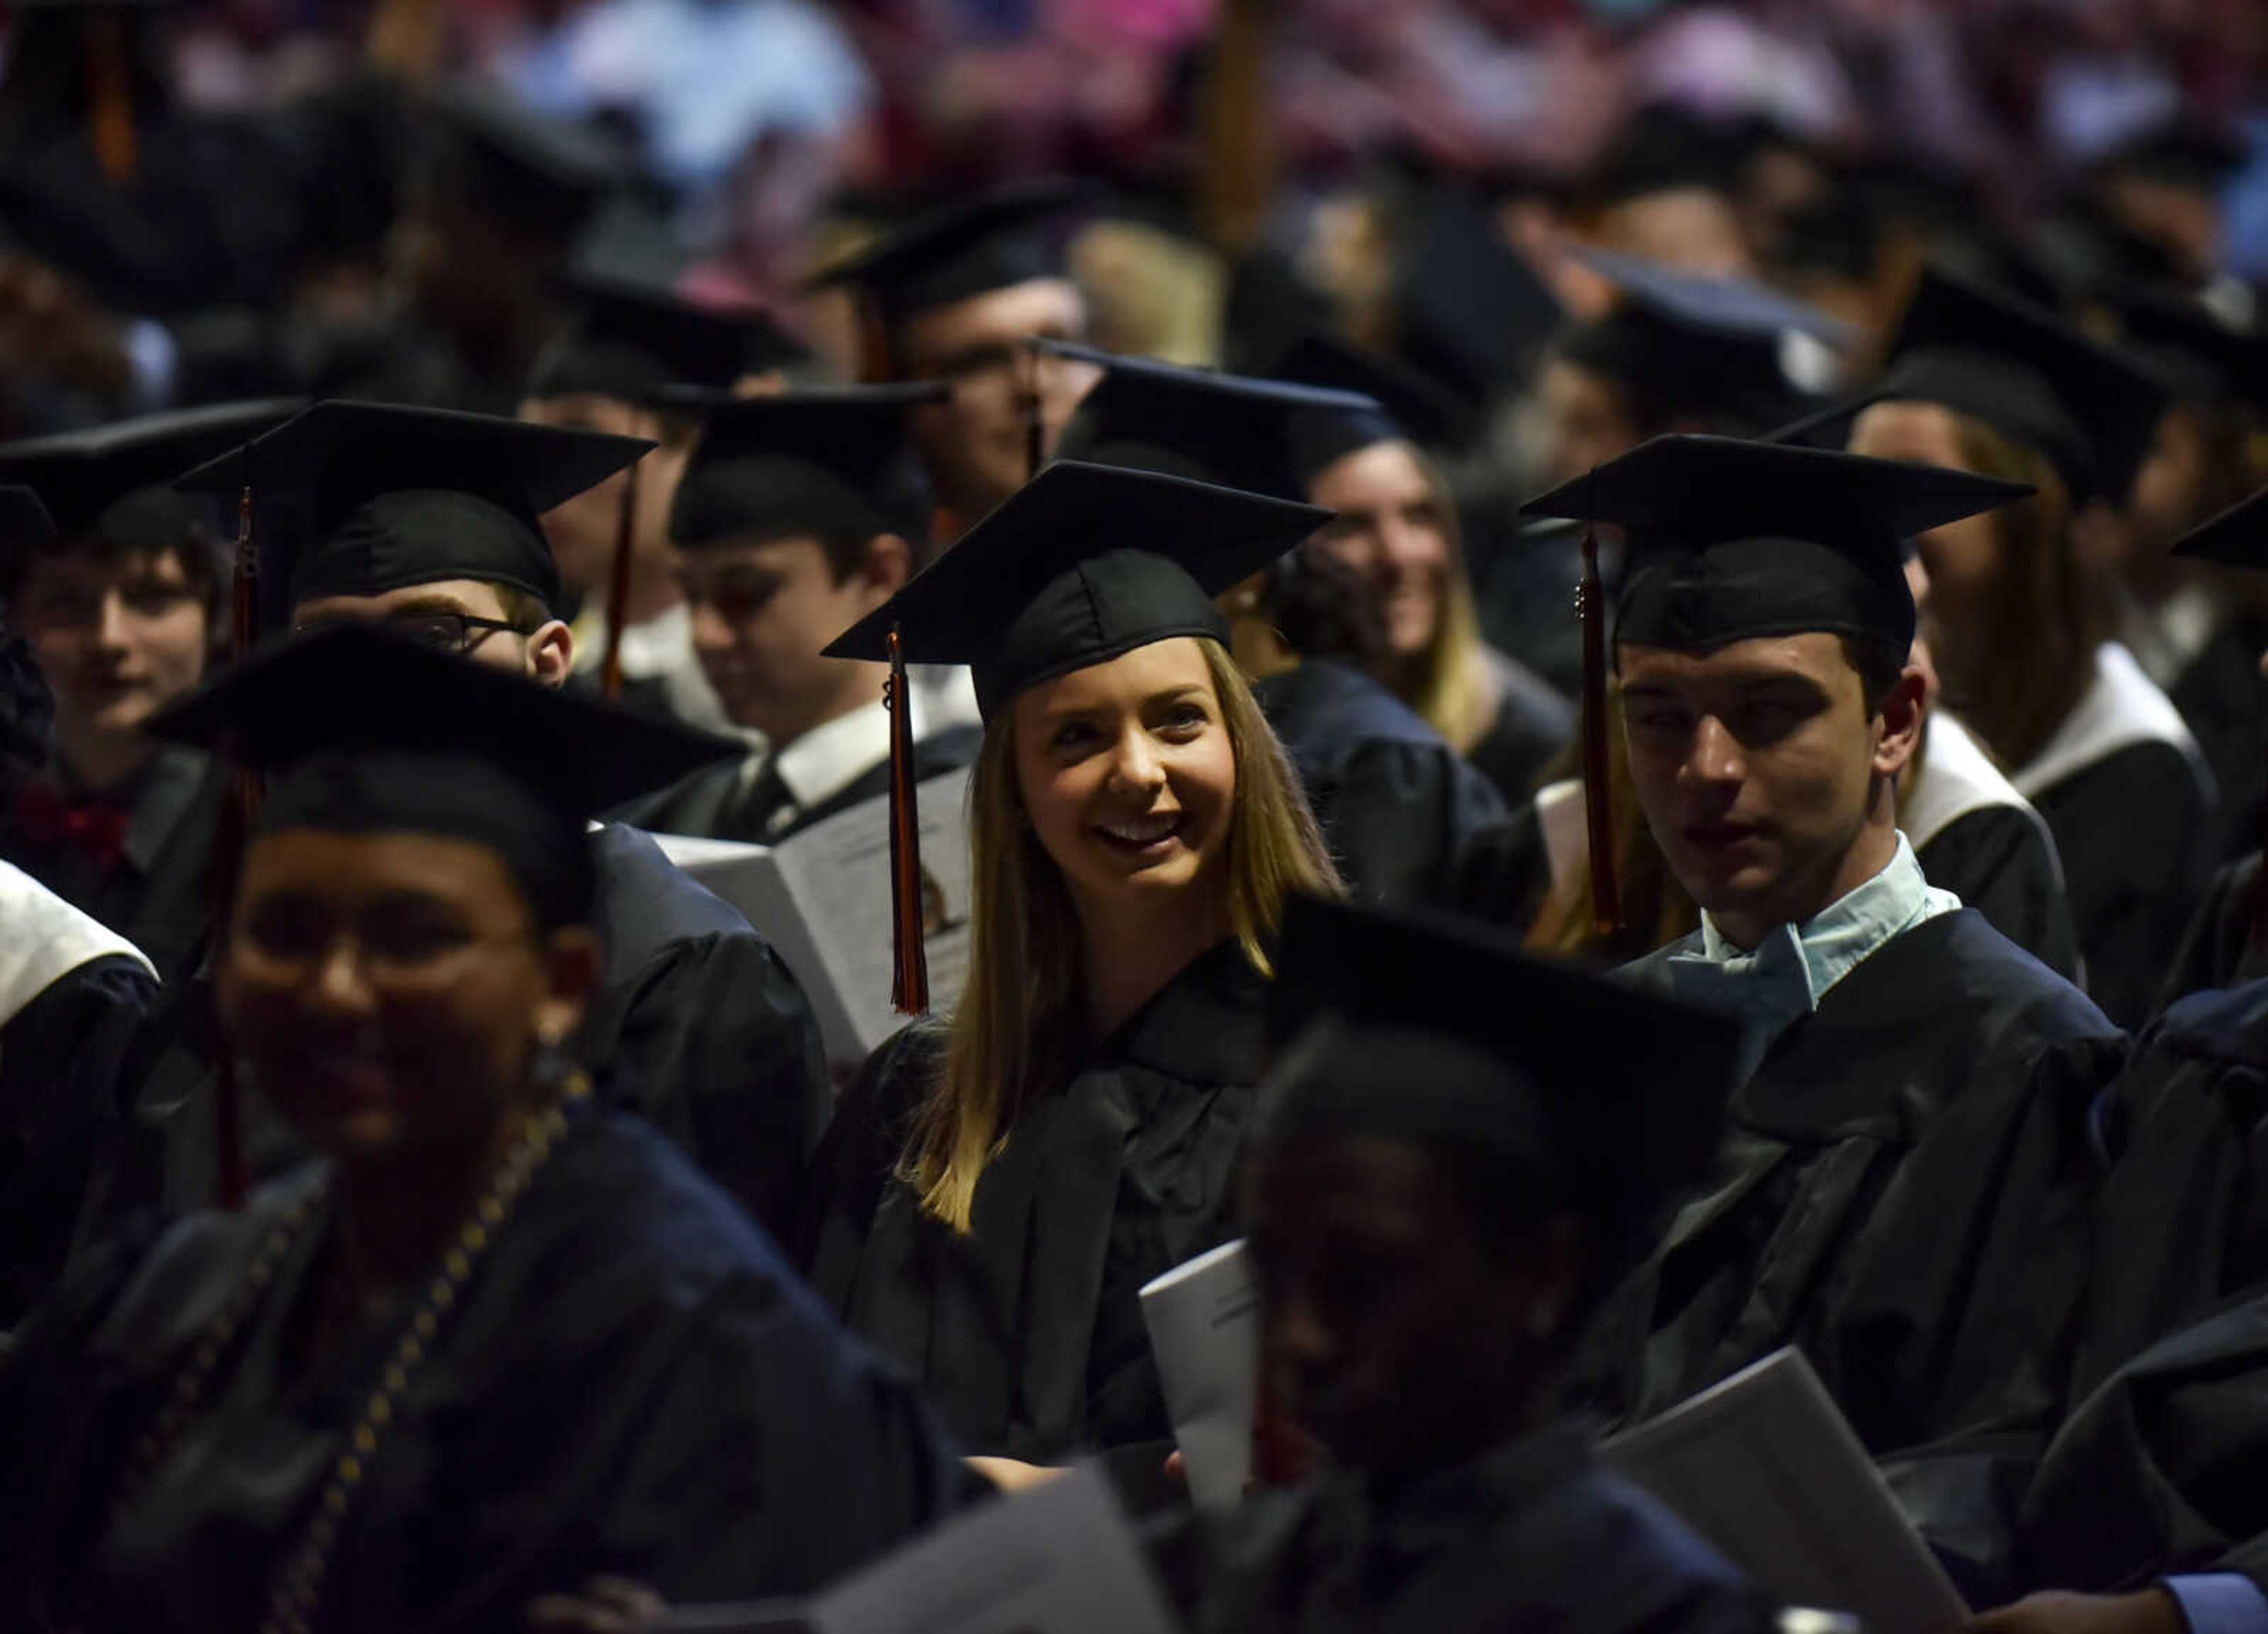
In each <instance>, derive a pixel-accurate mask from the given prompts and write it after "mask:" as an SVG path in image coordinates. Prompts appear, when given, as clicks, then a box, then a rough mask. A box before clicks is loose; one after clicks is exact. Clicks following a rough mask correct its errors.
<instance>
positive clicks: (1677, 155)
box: [1576, 102, 1738, 210]
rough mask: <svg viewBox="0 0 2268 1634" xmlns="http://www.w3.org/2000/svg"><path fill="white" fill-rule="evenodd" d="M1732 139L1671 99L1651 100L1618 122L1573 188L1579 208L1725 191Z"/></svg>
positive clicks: (1732, 155) (1734, 149)
mask: <svg viewBox="0 0 2268 1634" xmlns="http://www.w3.org/2000/svg"><path fill="white" fill-rule="evenodd" d="M1737 150H1738V143H1737V141H1736V140H1735V139H1734V134H1733V133H1732V132H1730V131H1728V130H1727V129H1726V128H1725V127H1723V126H1719V125H1717V124H1714V123H1712V122H1711V121H1707V120H1705V119H1703V118H1701V117H1699V116H1698V115H1697V114H1692V113H1690V112H1688V111H1687V110H1685V109H1683V108H1681V107H1676V106H1675V105H1674V104H1671V103H1667V102H1653V103H1649V104H1647V105H1646V107H1641V108H1639V109H1638V112H1637V113H1635V114H1632V115H1631V117H1630V118H1629V119H1628V120H1627V121H1624V125H1623V128H1622V129H1621V130H1620V131H1619V132H1617V133H1616V136H1615V138H1614V140H1613V141H1612V142H1610V143H1609V144H1607V147H1606V149H1605V150H1604V151H1602V153H1601V154H1600V155H1599V157H1598V158H1596V159H1595V160H1594V161H1593V162H1592V165H1591V166H1590V168H1589V170H1588V171H1587V172H1586V173H1584V175H1583V178H1582V180H1580V182H1579V183H1578V184H1577V186H1576V199H1577V202H1578V205H1579V207H1580V208H1581V209H1584V210H1606V209H1609V208H1611V207H1612V206H1614V205H1616V204H1622V203H1626V202H1629V201H1631V200H1632V199H1640V198H1646V197H1649V196H1651V195H1654V194H1657V193H1668V192H1673V191H1678V190H1682V189H1684V188H1709V189H1711V190H1712V191H1714V192H1718V193H1725V192H1728V191H1729V190H1730V189H1731V188H1732V187H1733V185H1734V167H1735V163H1736V155H1737Z"/></svg>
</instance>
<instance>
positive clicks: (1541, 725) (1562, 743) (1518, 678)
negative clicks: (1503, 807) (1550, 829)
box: [1465, 648, 1575, 805]
mask: <svg viewBox="0 0 2268 1634" xmlns="http://www.w3.org/2000/svg"><path fill="white" fill-rule="evenodd" d="M1487 657H1488V665H1489V669H1490V671H1491V673H1493V674H1494V675H1495V677H1496V681H1497V706H1496V714H1495V716H1494V718H1491V720H1490V722H1489V724H1488V730H1487V731H1486V732H1483V733H1482V734H1481V740H1480V741H1479V742H1477V743H1476V744H1474V745H1473V747H1471V748H1470V749H1468V750H1467V751H1466V752H1465V758H1466V759H1467V760H1469V761H1470V762H1472V763H1473V764H1474V765H1475V766H1476V767H1477V768H1478V769H1479V770H1480V772H1481V775H1482V776H1484V777H1486V778H1487V779H1488V780H1489V781H1490V782H1491V783H1492V784H1496V789H1497V792H1498V793H1499V794H1500V795H1502V796H1503V797H1504V799H1505V801H1506V804H1507V805H1511V804H1517V803H1518V802H1519V801H1521V800H1524V799H1528V797H1529V796H1530V795H1532V794H1534V793H1535V784H1536V781H1537V779H1538V778H1540V777H1542V776H1543V769H1544V768H1545V767H1547V766H1549V765H1550V763H1551V762H1552V760H1553V759H1554V758H1555V757H1556V756H1557V754H1558V753H1559V751H1560V750H1561V749H1564V748H1565V747H1567V744H1568V742H1569V740H1572V738H1573V737H1574V735H1575V706H1574V705H1573V704H1572V703H1568V702H1567V700H1566V699H1565V697H1563V696H1560V695H1559V694H1558V693H1557V692H1556V691H1554V690H1553V689H1552V688H1551V687H1550V684H1549V683H1548V682H1546V681H1544V680H1543V677H1541V676H1539V675H1538V674H1536V673H1535V671H1533V670H1531V669H1529V668H1528V666H1526V665H1524V664H1521V663H1520V662H1519V661H1518V660H1517V659H1512V658H1508V657H1506V655H1505V654H1503V653H1501V652H1499V651H1496V650H1495V649H1494V648H1491V649H1489V650H1488V654H1487Z"/></svg>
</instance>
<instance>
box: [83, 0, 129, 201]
mask: <svg viewBox="0 0 2268 1634" xmlns="http://www.w3.org/2000/svg"><path fill="white" fill-rule="evenodd" d="M87 29H88V31H89V32H88V34H87V71H88V77H89V80H90V84H89V85H88V91H89V92H90V96H89V106H90V107H91V108H92V124H93V130H92V136H93V139H94V158H95V162H96V163H97V164H98V165H99V166H101V167H102V173H103V176H104V177H105V178H106V179H107V180H108V181H109V182H110V184H111V185H112V186H113V187H124V186H125V185H126V184H127V183H128V182H130V181H132V180H134V173H135V172H136V170H137V169H139V168H140V167H141V162H142V144H141V139H140V137H139V136H138V135H137V134H136V130H135V128H134V65H133V61H132V58H131V56H130V55H129V51H130V48H129V44H128V41H127V37H126V20H125V19H124V18H122V17H120V16H119V15H118V14H117V13H116V12H114V11H99V12H97V13H96V14H95V15H94V16H92V17H91V18H88V19H87Z"/></svg>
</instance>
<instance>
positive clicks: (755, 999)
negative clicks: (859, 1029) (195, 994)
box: [167, 402, 832, 1231]
mask: <svg viewBox="0 0 2268 1634" xmlns="http://www.w3.org/2000/svg"><path fill="white" fill-rule="evenodd" d="M645 447H646V445H644V444H643V443H640V442H637V441H636V440H634V439H631V438H616V437H607V436H602V435H600V434H599V433H596V432H588V431H558V430H554V429H552V428H549V427H546V426H536V425H527V424H524V423H520V422H518V421H514V420H508V419H498V418H490V417H488V416H475V415H457V414H450V413H446V412H444V411H441V410H436V409H406V408H393V407H385V406H379V405H373V404H365V403H344V402H327V403H319V404H317V405H316V406H315V407H313V408H312V409H308V410H307V411H306V413H304V414H302V415H300V416H298V418H296V419H294V420H292V421H291V422H289V423H286V424H284V425H282V426H279V427H278V428H276V430H275V431H270V432H269V433H268V434H267V435H266V436H264V437H261V438H259V439H257V440H256V441H254V443H253V444H252V445H250V448H249V450H248V453H247V456H246V457H245V459H246V460H248V468H249V469H250V471H251V472H252V473H253V474H254V475H256V476H257V477H258V479H259V500H258V507H257V508H258V510H259V511H260V513H261V515H263V516H265V517H266V518H267V519H268V520H267V523H266V525H265V530H264V532H263V531H261V525H258V524H256V525H255V533H256V534H258V537H259V545H260V550H261V576H262V578H263V580H264V582H265V583H266V585H268V586H269V592H270V593H271V594H274V595H276V596H277V597H278V599H279V600H280V606H279V607H277V608H276V613H277V614H278V615H279V616H280V617H281V618H284V619H288V621H289V622H290V624H291V627H292V628H294V629H313V628H315V627H318V626H320V625H323V624H328V623H336V622H377V623H380V624H383V625H384V626H386V627H387V629H390V630H392V631H394V632H395V633H396V634H399V635H402V636H404V637H408V638H409V639H413V640H418V641H423V642H425V643H427V644H430V645H433V646H436V647H438V648H440V649H442V650H444V651H451V652H455V653H459V654H461V655H463V656H467V657H469V658H472V659H475V661H477V662H480V663H483V664H487V665H490V666H495V667H496V668H497V669H500V670H503V671H505V672H508V673H512V674H513V675H515V676H519V677H522V678H524V679H528V680H532V681H536V682H538V683H540V684H541V685H543V686H546V687H553V688H556V687H558V686H559V685H561V684H562V682H563V681H564V680H565V679H566V676H567V674H568V673H569V672H570V671H571V669H572V667H573V662H574V637H572V636H571V634H570V633H569V631H568V629H567V626H566V625H564V624H563V623H562V622H559V621H558V620H557V619H556V618H554V617H552V616H551V607H552V605H553V600H554V599H555V598H556V596H557V594H558V593H559V591H558V578H557V573H556V569H555V568H554V566H553V563H552V560H551V554H550V552H549V549H548V548H546V547H545V545H544V542H543V536H542V534H541V532H540V531H539V529H538V526H537V524H536V518H537V517H538V516H539V515H541V513H542V512H546V511H549V510H550V509H552V508H553V507H554V506H556V504H559V503H560V502H561V501H562V500H563V499H565V498H567V497H570V496H571V495H573V494H575V493H578V492H580V491H581V490H582V489H584V488H585V487H586V486H588V485H589V484H590V483H592V482H596V481H598V480H600V478H601V477H604V476H606V475H608V474H610V473H612V472H615V471H618V470H620V469H622V467H625V466H626V465H628V464H629V463H630V461H632V460H636V459H637V457H638V456H639V455H640V454H641V453H643V452H644V450H645ZM246 468H247V466H246V464H245V463H244V462H243V461H240V460H239V459H238V458H236V457H233V456H232V457H230V458H227V459H224V460H218V461H216V462H215V463H214V464H212V465H210V466H208V467H203V469H202V470H201V471H199V472H196V473H193V474H192V475H191V476H190V477H188V478H187V479H184V480H185V482H190V483H197V484H206V485H210V486H214V487H217V488H221V489H229V490H231V491H233V490H234V489H235V488H236V485H237V484H238V483H239V482H240V481H241V478H242V474H243V472H244V470H245V469H246ZM293 513H302V514H293ZM655 781H656V784H659V783H660V782H662V781H663V780H662V779H660V778H657V779H656V780H655ZM630 792H643V791H630V790H626V791H625V793H630ZM591 843H592V847H593V851H594V853H595V854H596V857H597V859H598V869H599V886H600V889H599V897H598V906H597V909H596V912H597V915H598V920H597V928H598V930H599V931H600V938H601V940H602V943H603V944H604V946H605V949H606V961H607V964H606V971H605V979H604V980H603V982H602V983H600V989H599V990H598V992H597V993H596V994H595V995H593V999H592V1003H591V1006H590V1013H589V1015H588V1016H587V1017H586V1018H585V1026H584V1041H585V1048H586V1049H587V1050H588V1051H589V1058H590V1061H591V1064H592V1069H593V1071H594V1072H595V1073H597V1074H598V1075H599V1078H600V1091H601V1093H603V1094H605V1095H606V1096H608V1098H609V1099H610V1100H619V1101H620V1102H621V1103H622V1104H626V1105H630V1106H632V1107H634V1108H637V1110H638V1111H639V1112H641V1113H643V1114H644V1115H645V1116H646V1117H647V1118H648V1119H650V1120H651V1121H652V1122H653V1123H654V1124H655V1125H656V1126H657V1127H659V1129H661V1130H663V1131H664V1132H665V1133H666V1134H668V1135H670V1136H671V1137H673V1138H674V1139H676V1140H677V1141H678V1142H679V1143H680V1144H681V1145H683V1146H684V1147H685V1148H686V1150H687V1151H689V1152H691V1153H692V1154H693V1157H694V1159H695V1160H696V1162H698V1163H699V1164H700V1165H701V1166H702V1167H703V1168H704V1169H705V1170H707V1171H708V1173H709V1174H711V1177H712V1178H714V1179H716V1180H717V1181H718V1183H720V1184H721V1185H723V1186H724V1187H725V1189H726V1190H727V1191H730V1192H731V1193H732V1194H733V1196H735V1197H737V1198H739V1199H740V1203H742V1205H743V1206H745V1207H746V1208H747V1210H748V1211H750V1212H751V1213H752V1214H754V1215H755V1217H756V1218H757V1220H758V1221H759V1222H760V1223H762V1224H764V1225H766V1226H770V1227H771V1228H772V1229H774V1230H775V1231H777V1230H779V1229H781V1228H782V1226H784V1222H785V1220H786V1219H787V1218H789V1215H790V1213H791V1211H792V1198H793V1195H794V1190H795V1188H796V1186H797V1184H798V1181H799V1175H800V1174H801V1170H802V1166H803V1160H804V1159H805V1157H806V1154H807V1153H808V1152H810V1150H811V1148H812V1146H813V1145H815V1144H816V1142H817V1140H818V1137H819V1134H820V1131H821V1130H822V1129H823V1128H824V1127H825V1123H826V1119H827V1114H828V1106H829V1104H830V1101H831V1098H832V1096H831V1091H830V1089H829V1086H828V1078H827V1073H826V1065H825V1055H824V1051H823V1049H822V1047H821V1041H820V1037H819V1028H818V1024H817V1021H816V1020H815V1019H814V1017H813V1015H812V1013H811V1007H810V1005H809V1002H808V1001H807V1000H806V998H805V997H804V995H803V992H802V990H801V989H800V988H799V987H798V986H797V985H796V983H795V978H794V977H793V976H792V975H790V974H789V972H788V969H787V967H786V966H785V965H784V963H782V962H781V961H780V959H779V956H778V955H777V953H774V952H773V951H772V949H771V947H770V945H769V944H768V943H766V942H765V941H764V940H763V939H762V938H761V937H759V936H758V935H756V933H755V931H752V930H750V929H749V927H748V924H747V920H745V919H744V918H742V917H741V916H740V914H739V913H738V912H737V911H735V910H734V909H732V908H730V907H728V906H726V905H725V903H723V902H719V901H718V899H717V898H716V897H714V896H712V895H711V894H709V893H708V892H707V891H705V890H703V889H702V888H701V887H699V886H698V885H696V884H695V883H694V882H693V881H692V880H689V879H688V878H687V877H686V876H685V875H684V874H682V873H681V872H679V871H678V870H677V869H675V868H674V867H672V866H671V865H670V864H669V863H668V862H667V860H666V858H664V857H663V856H662V854H661V851H660V849H659V847H658V846H656V845H655V844H654V843H653V842H652V840H651V839H650V838H649V837H647V836H646V835H644V834H641V833H639V832H638V831H637V830H636V829H634V828H626V827H624V826H622V824H619V823H608V824H606V825H604V826H602V827H601V828H598V829H597V830H596V831H595V832H594V833H593V835H592V840H591ZM204 1124H205V1120H204V1119H203V1118H202V1117H201V1116H196V1115H188V1116H186V1117H182V1116H177V1117H175V1118H174V1119H173V1120H172V1121H171V1124H170V1126H169V1139H172V1138H174V1137H179V1138H180V1139H185V1140H187V1141H188V1142H190V1143H192V1144H194V1143H195V1142H197V1141H199V1140H201V1139H202V1138H203V1129H204ZM180 1155H183V1154H180V1153H176V1154H173V1156H180ZM169 1160H170V1159H169ZM199 1167H200V1166H199V1165H198V1164H196V1163H195V1162H194V1161H191V1162H188V1163H186V1164H173V1173H174V1174H175V1175H177V1176H178V1175H195V1174H197V1173H198V1170H199ZM202 1167H203V1174H204V1175H206V1176H210V1163H209V1162H208V1163H206V1164H204V1165H203V1166H202ZM205 1183H206V1185H207V1187H208V1188H209V1185H210V1181H209V1179H208V1180H207V1181H206V1182H205ZM167 1193H168V1201H169V1202H171V1203H173V1205H174V1206H177V1207H178V1206H180V1204H181V1203H183V1202H184V1201H187V1202H201V1201H202V1200H203V1198H204V1197H205V1196H209V1195H210V1191H209V1189H205V1190H199V1189H195V1187H194V1186H190V1187H187V1188H185V1187H184V1186H183V1185H181V1184H180V1181H169V1182H168V1187H167Z"/></svg>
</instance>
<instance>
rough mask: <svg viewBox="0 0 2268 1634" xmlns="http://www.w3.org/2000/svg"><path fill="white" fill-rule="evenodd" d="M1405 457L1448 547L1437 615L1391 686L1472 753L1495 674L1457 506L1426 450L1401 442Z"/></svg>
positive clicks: (1493, 695) (1492, 699)
mask: <svg viewBox="0 0 2268 1634" xmlns="http://www.w3.org/2000/svg"><path fill="white" fill-rule="evenodd" d="M1403 447H1405V448H1407V449H1409V451H1410V458H1411V459H1413V460H1416V461H1417V462H1418V469H1419V470H1420V471H1422V472H1424V473H1425V485H1426V487H1427V488H1429V489H1432V495H1433V512H1434V516H1435V518H1436V520H1437V525H1438V526H1440V530H1441V539H1442V542H1443V543H1444V544H1445V545H1446V546H1447V549H1448V558H1449V559H1448V568H1447V573H1446V574H1445V575H1444V578H1443V582H1442V586H1441V617H1440V622H1439V623H1437V624H1436V625H1435V626H1434V629H1433V639H1432V643H1431V644H1429V645H1428V646H1427V647H1426V649H1425V652H1424V653H1423V654H1422V655H1420V657H1419V658H1418V659H1417V660H1416V662H1415V663H1414V664H1413V665H1411V666H1410V668H1409V669H1407V670H1405V671H1404V672H1403V680H1402V684H1401V685H1400V686H1397V687H1396V688H1395V691H1396V692H1398V693H1400V694H1401V696H1402V701H1403V703H1407V704H1408V705H1409V706H1410V708H1411V709H1413V710H1417V711H1418V714H1420V715H1422V716H1424V717H1425V720H1426V723H1427V724H1428V725H1431V726H1432V728H1433V730H1434V731H1436V732H1440V734H1441V735H1442V736H1443V737H1444V738H1447V740H1449V747H1451V748H1453V749H1454V750H1456V751H1457V753H1458V754H1470V753H1471V752H1472V749H1473V747H1474V746H1475V745H1476V744H1477V743H1479V742H1480V740H1482V739H1483V738H1484V737H1485V736H1487V735H1488V729H1489V726H1490V725H1491V723H1492V722H1493V721H1494V720H1495V719H1496V713H1497V706H1498V704H1499V702H1500V700H1499V697H1498V688H1497V681H1496V676H1495V675H1494V673H1491V670H1490V668H1489V662H1488V649H1487V648H1486V647H1485V646H1484V644H1482V641H1481V620H1480V615H1479V613H1478V612H1477V611H1476V610H1475V608H1474V606H1473V581H1472V577H1471V575H1470V574H1469V573H1468V572H1467V571H1466V570H1465V547H1464V540H1463V537H1462V531H1461V530H1460V529H1459V528H1458V526H1457V509H1456V506H1455V505H1454V504H1452V503H1451V501H1450V497H1449V485H1448V483H1447V482H1446V481H1445V480H1444V479H1443V477H1442V475H1441V471H1440V467H1438V466H1437V465H1435V464H1434V463H1433V461H1432V460H1430V459H1428V458H1426V456H1425V450H1423V449H1421V448H1419V447H1418V445H1416V444H1414V443H1404V444H1403Z"/></svg>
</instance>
